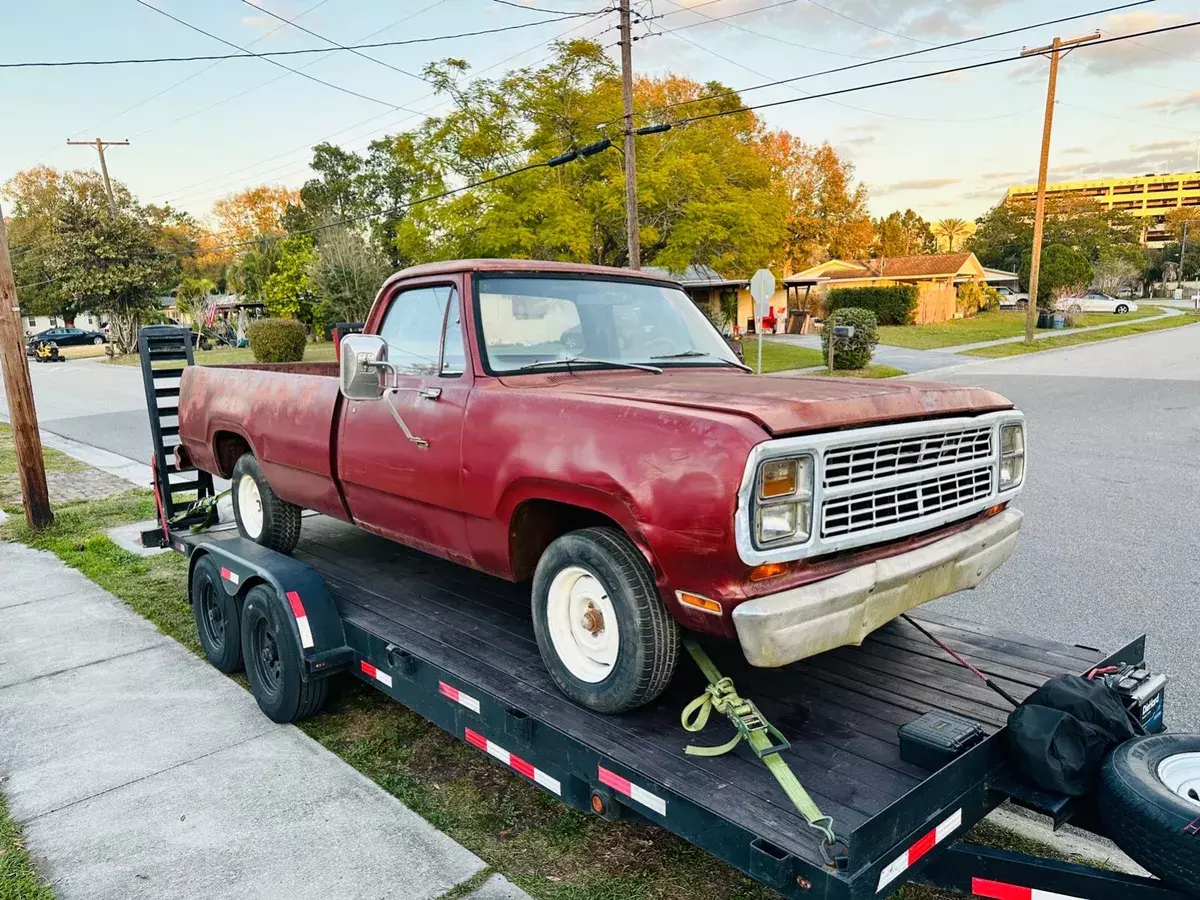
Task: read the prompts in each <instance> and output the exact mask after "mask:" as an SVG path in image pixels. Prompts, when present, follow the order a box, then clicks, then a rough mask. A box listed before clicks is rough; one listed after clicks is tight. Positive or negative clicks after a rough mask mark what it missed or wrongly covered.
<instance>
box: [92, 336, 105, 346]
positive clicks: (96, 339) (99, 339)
mask: <svg viewBox="0 0 1200 900" xmlns="http://www.w3.org/2000/svg"><path fill="white" fill-rule="evenodd" d="M92 343H93V344H95V345H96V346H97V347H99V346H100V345H101V344H103V343H104V338H102V337H100V336H99V335H97V336H96V337H94V338H92Z"/></svg>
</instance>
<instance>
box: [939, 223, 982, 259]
mask: <svg viewBox="0 0 1200 900" xmlns="http://www.w3.org/2000/svg"><path fill="white" fill-rule="evenodd" d="M930 230H931V231H932V232H933V235H934V237H936V238H937V240H938V249H939V250H940V249H941V248H942V245H943V244H945V247H946V252H947V253H953V252H954V245H955V243H959V244H960V245H961V243H962V241H964V240H966V239H967V238H968V237H970V236H971V234H972V232H974V231H975V225H974V223H972V222H968V221H966V220H965V219H955V218H953V217H950V218H945V219H939V220H938V221H936V222H934V223H933V226H932V227H931V229H930Z"/></svg>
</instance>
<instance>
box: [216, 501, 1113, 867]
mask: <svg viewBox="0 0 1200 900" xmlns="http://www.w3.org/2000/svg"><path fill="white" fill-rule="evenodd" d="M225 534H229V535H231V536H236V534H237V533H236V531H234V532H231V533H230V532H226V533H225ZM222 536H223V535H222V533H221V532H217V533H212V532H210V533H208V534H206V535H203V536H202V537H203V539H205V540H213V539H218V540H219V539H220V538H221V537H222ZM294 556H295V558H297V559H298V560H301V561H303V562H305V563H307V564H308V565H310V566H312V567H313V568H314V569H315V570H316V571H317V572H318V573H319V574H320V575H321V577H322V578H323V579H324V581H325V583H326V585H327V587H328V589H329V591H330V593H331V595H332V596H333V598H334V600H335V603H336V604H337V606H338V610H339V612H340V613H341V615H342V617H343V619H344V621H345V624H346V627H347V629H348V630H350V629H352V628H357V629H360V630H362V631H363V632H366V633H367V634H368V635H373V636H375V637H377V638H378V639H380V640H382V641H385V642H387V643H389V644H393V645H396V646H398V647H401V648H403V649H404V651H405V652H406V653H409V654H412V655H413V656H415V657H417V658H418V659H421V660H424V661H425V662H428V663H430V664H432V665H435V666H437V667H439V668H440V669H443V670H446V671H448V672H451V673H454V675H455V676H456V678H457V679H458V681H459V682H460V686H461V687H463V689H464V690H471V689H474V690H477V691H479V692H481V693H483V694H486V695H490V696H492V697H495V698H497V699H498V700H499V701H501V702H502V703H504V704H506V705H507V706H509V707H511V708H512V709H515V710H519V711H520V712H521V713H523V714H524V715H527V716H529V717H530V718H532V719H533V720H534V721H535V722H537V723H547V724H548V725H549V727H551V728H553V729H556V730H558V731H561V732H563V733H565V734H566V735H567V736H569V738H570V739H571V740H572V741H576V742H580V743H582V744H583V745H585V746H586V747H588V748H589V749H590V750H591V751H593V752H595V753H597V754H599V755H601V756H602V757H603V758H607V759H609V760H612V761H613V762H614V763H616V764H619V765H621V766H623V767H626V768H627V769H630V770H633V771H636V772H638V773H641V775H642V776H643V777H644V778H645V779H647V780H648V783H657V784H659V785H662V786H663V787H665V788H667V789H668V790H669V791H671V792H673V794H674V795H677V796H679V797H682V798H684V799H685V800H687V801H688V802H689V803H691V804H695V806H696V807H698V808H699V809H702V810H708V811H709V812H711V813H712V814H714V815H718V816H720V817H723V818H724V819H726V820H729V821H731V822H733V823H734V824H736V825H737V826H739V827H741V828H743V829H745V830H746V831H748V832H750V833H753V834H758V835H762V836H764V837H765V839H766V840H769V841H770V842H771V843H772V844H773V845H774V846H777V847H780V848H783V850H785V851H786V852H787V853H789V854H792V855H794V856H797V857H800V858H802V859H805V860H807V861H808V862H810V863H812V864H814V865H818V866H819V865H821V864H822V857H821V854H820V846H819V841H818V840H817V839H816V838H815V837H814V832H813V831H811V830H810V829H809V828H808V827H807V825H806V823H805V822H804V819H803V818H802V817H801V816H800V815H799V814H798V813H797V812H796V811H795V810H794V808H793V807H792V806H791V805H790V803H789V802H788V801H787V799H786V797H785V796H784V795H783V793H782V792H781V791H780V789H779V787H778V785H777V784H776V782H775V780H774V778H773V777H772V776H771V775H770V773H769V772H768V771H767V769H766V767H765V766H763V764H762V763H761V762H759V761H758V760H757V759H755V758H754V756H753V755H752V754H751V753H749V752H748V751H747V750H746V749H745V748H744V747H741V748H738V750H736V751H735V752H733V753H730V754H728V755H726V756H722V757H718V758H697V757H690V756H687V755H685V753H684V747H685V745H686V744H688V743H699V744H711V745H715V744H720V743H723V742H724V741H725V740H727V739H728V737H730V736H731V734H732V729H731V727H730V726H729V725H728V724H727V723H726V722H725V721H724V720H723V719H721V720H720V721H717V717H714V720H713V721H712V722H711V723H710V725H709V727H708V729H707V730H706V731H705V732H704V733H703V734H701V735H691V734H688V733H687V732H685V731H684V730H683V729H682V728H681V727H680V724H679V716H680V712H681V711H682V709H683V707H684V705H685V704H686V703H687V701H689V700H691V699H692V698H694V697H696V696H697V695H699V694H700V693H701V692H702V691H703V689H704V687H705V682H704V680H703V678H702V676H701V675H700V672H699V670H698V669H697V668H696V667H695V666H694V665H693V664H692V662H691V660H690V658H688V657H686V655H685V656H684V657H683V658H682V659H681V662H680V667H679V671H678V674H677V675H676V677H675V679H674V681H673V683H672V685H671V686H670V688H669V689H668V690H667V692H666V693H664V694H663V696H662V697H661V698H660V699H659V700H657V701H656V702H655V703H653V704H651V705H649V706H647V707H643V708H642V709H639V710H637V711H635V712H633V713H629V714H626V715H621V716H601V715H597V714H595V713H591V712H589V711H587V710H585V709H582V708H581V707H579V706H576V705H575V704H573V703H571V702H570V701H568V700H567V699H566V698H564V697H563V696H562V695H561V694H560V693H559V692H558V691H557V690H556V689H555V687H554V685H553V684H552V682H551V681H550V678H549V676H548V675H547V673H546V671H545V669H544V667H543V665H542V661H541V657H540V656H539V654H538V650H537V645H536V643H535V641H534V637H533V631H532V627H531V623H530V614H529V588H528V585H527V584H511V583H508V582H505V581H501V580H498V579H495V578H492V577H490V576H487V575H484V574H481V573H478V572H475V571H473V570H470V569H467V568H463V567H461V566H457V565H454V564H452V563H448V562H444V561H442V560H440V559H438V558H435V557H432V556H428V555H426V554H423V553H420V552H418V551H415V550H410V549H408V548H405V547H402V546H400V545H398V544H395V543H392V542H390V541H387V540H384V539H381V538H377V537H375V536H372V535H369V534H367V533H365V532H363V531H361V530H359V529H357V528H354V527H353V526H349V525H346V524H344V523H342V522H338V521H336V520H333V519H329V518H327V517H323V516H314V517H309V518H306V519H305V520H304V526H303V534H302V539H301V542H300V546H299V547H298V549H297V550H296V552H295V554H294ZM917 618H919V619H920V621H921V622H922V623H923V624H924V626H925V627H926V628H928V629H929V630H930V631H932V632H933V633H935V634H936V635H938V637H940V638H941V639H942V640H944V641H946V642H947V643H948V644H950V646H952V647H954V648H955V649H956V650H957V651H958V652H960V653H962V654H963V655H964V656H965V657H967V658H968V659H969V660H970V661H971V662H973V663H974V664H975V665H976V666H978V667H980V668H981V669H983V670H984V671H986V672H987V673H988V674H989V675H991V676H992V677H994V678H995V679H996V680H997V681H998V682H999V683H1000V684H1001V685H1002V686H1003V687H1004V688H1005V689H1006V690H1008V691H1009V692H1010V693H1011V694H1013V695H1014V696H1016V697H1018V698H1023V697H1025V696H1026V695H1028V694H1029V693H1031V692H1032V691H1033V690H1034V689H1035V688H1036V687H1037V686H1039V685H1040V684H1042V683H1043V682H1044V681H1045V680H1046V679H1048V678H1049V677H1051V676H1053V675H1057V674H1061V673H1076V674H1078V673H1081V672H1085V671H1087V670H1088V669H1089V668H1091V667H1092V666H1094V665H1096V664H1098V663H1099V662H1100V661H1101V660H1102V659H1103V658H1104V657H1103V654H1101V653H1100V652H1099V651H1096V650H1092V649H1087V648H1081V647H1074V646H1069V645H1065V644H1060V643H1056V642H1052V641H1046V640H1042V639H1039V638H1034V637H1029V636H1024V635H1016V634H1010V633H1005V632H1001V631H997V630H994V629H991V628H987V627H985V626H982V625H976V624H974V623H970V622H965V621H962V620H958V619H954V618H951V617H948V616H945V615H941V614H938V613H935V612H932V611H929V610H920V611H919V612H918V613H917ZM706 649H708V651H709V652H710V654H711V655H712V657H713V659H714V661H715V662H716V663H717V665H718V666H719V668H720V669H721V671H722V673H723V674H725V675H728V676H731V677H732V678H733V680H734V682H735V684H736V685H737V688H738V690H739V692H740V693H741V694H742V695H743V696H745V697H748V698H751V699H753V700H754V701H755V702H756V703H757V704H758V705H759V707H760V708H761V709H762V711H763V712H764V713H765V714H766V715H767V717H768V718H769V719H770V721H771V722H772V723H773V724H774V725H775V726H776V727H778V728H779V729H780V730H781V731H782V732H783V733H784V734H785V736H786V737H787V738H788V739H789V740H790V741H791V744H792V746H791V749H790V750H789V751H786V752H785V754H784V755H785V757H786V759H787V761H788V764H789V765H790V766H791V767H792V769H793V771H794V772H795V774H796V776H797V777H798V778H799V780H800V781H801V783H802V784H804V785H805V787H806V788H807V789H808V790H809V792H810V793H811V794H812V796H813V798H814V799H815V800H816V802H817V803H818V805H819V806H820V807H821V809H822V811H823V812H825V813H826V814H827V815H830V816H832V817H833V819H834V821H835V823H836V827H837V831H838V834H839V836H841V837H842V838H843V840H845V841H846V842H847V843H848V844H849V846H850V848H851V854H852V856H853V853H854V847H855V842H856V841H861V842H862V844H861V845H862V846H864V847H865V846H867V844H868V843H869V844H870V845H872V846H875V845H878V844H879V843H880V842H883V844H884V845H886V846H891V844H894V843H895V842H896V841H898V840H900V839H902V838H903V837H904V836H905V835H907V834H908V833H909V832H910V831H911V830H913V829H915V828H918V827H920V826H921V825H922V824H923V823H924V822H925V821H926V818H924V817H928V816H934V815H936V814H938V813H939V812H940V811H941V810H942V809H943V808H944V804H945V803H948V802H952V800H953V796H956V795H954V788H953V786H948V785H946V784H942V783H941V780H939V778H936V777H935V778H931V777H930V775H931V774H932V773H930V772H929V771H927V770H925V769H922V768H919V767H917V766H914V765H911V764H909V763H906V762H904V761H903V760H901V759H900V754H899V738H898V734H897V729H898V728H899V726H901V725H903V724H905V723H906V722H909V721H911V720H913V719H915V718H916V717H917V716H919V715H921V714H922V713H925V712H928V711H930V710H933V709H943V710H949V711H951V712H955V713H959V714H961V715H965V716H968V717H970V718H972V719H975V720H977V721H978V722H980V723H981V724H982V725H983V727H984V729H985V730H986V731H987V732H988V733H989V734H993V733H995V732H996V731H998V730H999V729H1000V728H1001V727H1002V726H1003V724H1004V722H1005V720H1006V717H1007V714H1008V707H1007V705H1006V704H1005V702H1004V701H1003V700H1002V699H1001V698H1000V697H998V696H997V695H995V694H994V693H992V692H991V691H989V690H988V689H987V688H986V687H985V686H984V685H983V684H982V683H980V682H979V681H977V680H976V679H974V678H973V677H972V676H971V675H970V674H969V673H967V672H966V671H965V670H964V669H962V668H961V667H959V666H957V665H956V664H955V663H953V662H952V661H950V659H949V658H948V657H947V656H946V655H945V654H944V652H943V651H942V650H940V649H938V648H937V647H935V646H934V645H933V644H931V643H930V642H929V641H928V640H927V639H926V638H924V637H923V636H921V635H920V634H919V633H917V632H916V630H915V629H913V628H912V627H911V626H910V625H908V624H907V623H904V622H902V621H900V620H897V621H895V622H892V623H890V624H889V625H887V626H885V627H884V628H881V629H879V630H878V631H877V632H875V633H874V634H872V635H871V636H870V637H869V638H868V639H867V640H866V641H865V642H864V643H863V645H862V646H861V647H844V648H840V649H838V650H834V651H831V652H828V653H825V654H822V655H820V656H816V657H813V658H810V659H807V660H804V661H802V662H799V663H795V664H792V665H790V666H787V667H785V668H782V669H755V668H752V667H751V666H749V665H747V664H746V663H745V661H744V660H743V659H742V658H741V656H740V652H739V650H738V648H737V646H736V644H733V643H728V644H726V643H723V642H721V641H708V642H706ZM539 727H541V725H540V724H539ZM988 745H991V746H992V750H991V751H988V752H989V753H990V755H988V756H987V758H986V759H984V760H983V763H982V764H983V765H986V766H992V767H994V766H995V765H997V764H998V761H999V759H1000V758H1001V757H1002V753H1001V752H1000V751H998V750H997V749H996V748H995V745H996V742H988V744H985V745H984V747H983V748H979V749H980V753H981V754H982V753H983V751H984V749H985V748H986V747H987V746H988ZM973 752H974V751H973ZM981 759H983V757H982V756H981ZM950 768H955V767H950ZM942 772H943V773H948V772H949V768H948V769H945V770H942ZM943 780H944V779H943ZM947 792H949V794H947ZM959 793H960V794H961V790H960V791H959ZM947 796H949V797H950V799H946V798H947ZM901 798H905V802H904V803H902V804H901V803H898V801H900V800H901ZM968 821H970V820H968Z"/></svg>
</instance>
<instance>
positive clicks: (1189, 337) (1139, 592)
mask: <svg viewBox="0 0 1200 900" xmlns="http://www.w3.org/2000/svg"><path fill="white" fill-rule="evenodd" d="M960 359H961V357H960ZM920 377H921V378H922V379H928V378H932V379H935V380H940V381H952V382H955V383H958V384H972V385H981V386H983V387H987V388H990V389H992V390H996V391H999V392H1000V393H1002V394H1004V395H1005V396H1007V397H1008V398H1009V399H1011V400H1012V401H1013V402H1014V403H1016V405H1017V406H1018V407H1019V408H1021V409H1022V410H1024V412H1025V415H1026V417H1027V423H1028V424H1027V427H1028V440H1029V480H1028V482H1027V484H1026V487H1025V491H1024V493H1023V494H1022V496H1021V499H1020V500H1019V502H1018V505H1019V506H1020V507H1021V508H1022V509H1023V510H1024V511H1025V513H1026V517H1025V523H1024V527H1023V534H1022V537H1021V542H1020V544H1019V545H1018V548H1017V551H1016V553H1015V554H1014V555H1013V557H1012V559H1010V560H1009V562H1008V563H1006V564H1005V565H1004V566H1002V567H1001V568H1000V570H999V571H998V572H996V574H994V575H993V576H992V577H991V578H990V579H989V580H988V581H986V582H985V583H984V584H983V585H981V586H980V587H979V588H977V589H976V590H974V591H971V592H965V593H962V594H957V595H955V596H954V597H951V598H948V599H946V600H943V601H939V602H938V605H939V606H940V607H941V608H943V609H944V610H946V611H947V612H951V613H954V614H955V615H960V616H963V617H964V618H967V619H972V620H974V621H977V622H984V623H987V624H991V625H996V626H1003V627H1005V628H1009V629H1011V630H1014V631H1019V632H1025V633H1029V634H1037V635H1041V636H1043V637H1047V638H1052V639H1055V640H1061V641H1066V642H1069V643H1080V644H1085V645H1088V646H1092V647H1099V648H1105V649H1115V648H1116V647H1117V646H1119V645H1120V644H1122V643H1123V642H1125V641H1127V640H1129V639H1131V638H1133V637H1136V636H1137V635H1139V634H1141V633H1142V632H1146V633H1147V634H1148V636H1149V637H1148V642H1147V653H1148V655H1147V659H1148V661H1149V662H1150V664H1151V666H1152V667H1154V668H1157V669H1160V670H1163V671H1165V672H1167V673H1168V674H1169V675H1171V676H1172V678H1173V681H1172V684H1171V686H1170V687H1169V688H1168V704H1167V717H1168V723H1169V725H1170V727H1171V728H1173V729H1175V730H1191V731H1200V680H1197V678H1196V674H1197V671H1198V669H1200V641H1198V640H1197V635H1198V634H1200V630H1198V629H1200V625H1198V624H1197V623H1200V554H1198V553H1197V536H1198V533H1200V518H1197V513H1196V511H1197V509H1200V326H1195V325H1193V326H1188V327H1184V328H1175V329H1169V330H1166V331H1159V332H1154V333H1150V334H1145V335H1139V336H1137V337H1130V338H1121V339H1118V340H1115V341H1109V342H1102V343H1096V344H1086V345H1082V346H1078V347H1072V348H1069V349H1066V350H1060V351H1049V352H1043V353H1036V354H1030V355H1027V356H1020V357H1012V358H1008V359H998V360H986V361H982V362H979V363H974V364H970V365H965V366H961V367H959V368H956V369H952V370H943V371H927V372H924V373H922V375H921V376H920Z"/></svg>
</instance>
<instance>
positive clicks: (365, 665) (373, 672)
mask: <svg viewBox="0 0 1200 900" xmlns="http://www.w3.org/2000/svg"><path fill="white" fill-rule="evenodd" d="M358 667H359V668H360V669H362V671H363V674H364V675H369V676H370V677H371V678H374V679H375V680H376V681H378V682H379V683H380V684H386V685H387V686H388V687H391V686H392V676H391V675H389V674H388V673H387V672H383V671H381V670H379V669H377V668H375V667H374V666H373V665H371V664H370V663H369V662H367V661H366V660H365V659H363V660H359V663H358Z"/></svg>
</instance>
